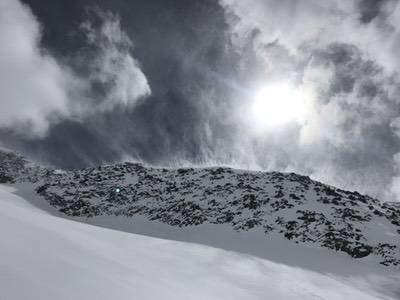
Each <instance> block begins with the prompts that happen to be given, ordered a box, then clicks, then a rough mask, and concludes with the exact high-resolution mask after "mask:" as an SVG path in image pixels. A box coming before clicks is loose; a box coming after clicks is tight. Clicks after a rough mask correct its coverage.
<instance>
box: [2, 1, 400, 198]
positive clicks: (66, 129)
mask: <svg viewBox="0 0 400 300" xmlns="http://www.w3.org/2000/svg"><path fill="white" fill-rule="evenodd" d="M0 43H1V45H2V47H1V48H0V90H1V91H2V93H1V97H0V146H1V147H4V148H9V149H15V150H17V151H20V152H22V153H24V154H25V155H27V156H28V157H30V158H32V159H33V160H35V161H38V162H42V163H45V164H49V165H53V166H55V167H58V168H81V167H87V166H94V165H98V164H104V163H113V162H119V161H123V160H137V161H141V162H144V163H146V164H152V165H162V166H173V167H176V166H188V165H195V166H205V165H228V166H234V167H238V168H244V169H252V170H253V169H255V170H267V171H285V172H296V173H301V174H304V175H309V176H311V177H312V178H313V179H316V180H319V181H322V182H324V183H328V184H331V185H335V186H338V187H341V188H345V189H350V190H357V191H360V192H362V193H368V194H369V195H371V196H373V197H378V198H380V199H382V200H395V201H398V200H400V118H399V117H400V99H399V96H398V95H400V93H399V92H400V75H399V74H398V71H397V70H398V69H399V65H400V59H399V58H398V54H397V50H398V49H399V46H400V5H399V3H398V1H397V0H331V1H321V0H279V1H278V0H192V1H185V0H152V1H139V0H137V1H123V0H114V1H106V0H98V1H94V0H80V1H78V0H60V1H51V0H41V1H38V0H25V1H20V0H1V2H0ZM271 95H272V96H271ZM271 99H272V100H271ZM282 103H283V104H282ZM299 103H300V104H299Z"/></svg>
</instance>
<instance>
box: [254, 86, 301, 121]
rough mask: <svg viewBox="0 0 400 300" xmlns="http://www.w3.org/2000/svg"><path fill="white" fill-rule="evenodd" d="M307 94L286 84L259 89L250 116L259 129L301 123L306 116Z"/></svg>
mask: <svg viewBox="0 0 400 300" xmlns="http://www.w3.org/2000/svg"><path fill="white" fill-rule="evenodd" d="M306 102H307V94H306V93H305V92H304V90H302V89H299V88H296V87H293V86H290V85H288V84H275V85H269V86H265V87H263V88H261V89H260V90H259V91H258V92H257V93H256V94H255V97H254V100H253V103H252V106H251V115H252V117H253V121H254V122H255V125H256V126H257V127H259V129H266V128H271V127H277V126H283V125H285V124H288V123H294V122H296V123H300V124H301V123H303V122H304V121H305V118H306V114H307V105H306Z"/></svg>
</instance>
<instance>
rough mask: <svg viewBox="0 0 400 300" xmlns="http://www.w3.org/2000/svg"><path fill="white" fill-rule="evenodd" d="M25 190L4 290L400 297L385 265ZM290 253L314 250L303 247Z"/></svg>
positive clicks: (51, 295)
mask: <svg viewBox="0 0 400 300" xmlns="http://www.w3.org/2000/svg"><path fill="white" fill-rule="evenodd" d="M17 194H18V191H16V189H15V188H14V187H9V186H5V185H0V299H2V300H3V299H4V300H14V299H41V300H46V299H74V300H78V299H85V300H87V299H274V300H275V299H276V300H279V299H362V300H369V299H399V298H400V293H399V290H398V286H397V283H398V280H399V279H400V278H399V277H398V273H394V272H391V271H389V270H386V269H385V271H383V267H379V266H378V267H376V266H375V267H370V269H367V267H365V268H366V269H365V270H364V271H365V272H363V273H362V274H361V273H360V274H357V275H356V274H351V272H350V273H348V275H342V276H339V275H337V274H338V273H336V275H333V274H330V273H328V272H327V273H321V272H316V271H311V270H308V269H306V268H303V267H299V266H292V265H287V264H283V263H276V262H273V261H270V260H268V259H261V258H257V257H255V256H252V255H246V254H241V253H236V252H233V251H225V250H221V249H217V248H212V247H207V246H202V245H198V244H191V243H183V242H176V241H169V240H165V239H160V238H152V237H146V236H140V235H136V234H132V233H126V232H121V231H116V230H111V229H106V228H101V227H97V226H92V225H89V224H84V223H80V222H75V221H72V220H68V219H64V218H60V217H57V216H54V215H51V214H50V213H48V212H46V211H44V210H42V209H40V208H38V207H37V206H33V205H32V204H31V203H29V202H28V201H27V200H25V199H23V198H22V197H21V196H18V195H17ZM29 200H30V199H29ZM114 218H115V217H114ZM160 225H161V224H160ZM163 225H164V227H165V226H167V225H165V224H163ZM220 238H221V239H223V238H224V237H220ZM292 244H293V243H292ZM287 245H288V247H290V244H289V243H288V244H287ZM295 246H296V245H293V247H295ZM319 250H326V251H325V252H324V251H322V252H321V253H325V254H326V255H325V256H323V255H321V256H317V257H316V259H318V260H322V261H319V262H318V263H319V264H321V265H323V264H324V260H325V261H326V262H330V263H332V264H333V265H336V267H337V268H343V269H348V270H351V269H352V268H354V269H357V270H358V269H359V268H360V266H359V263H358V261H357V260H353V259H352V258H350V257H349V256H347V255H337V256H335V255H333V256H332V255H330V254H331V252H330V251H328V250H327V249H319ZM283 253H287V254H288V255H292V256H293V257H294V258H295V257H296V255H298V256H299V258H300V257H304V258H306V256H307V253H300V252H299V249H293V251H291V250H290V249H284V251H283ZM282 255H286V254H282ZM310 255H313V253H310ZM381 268H382V269H381ZM367 270H368V271H367ZM345 273H346V272H344V273H343V274H345ZM396 289H397V290H396Z"/></svg>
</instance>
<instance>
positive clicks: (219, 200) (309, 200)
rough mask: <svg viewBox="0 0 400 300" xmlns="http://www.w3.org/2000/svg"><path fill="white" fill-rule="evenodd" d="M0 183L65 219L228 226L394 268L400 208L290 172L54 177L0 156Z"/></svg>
mask: <svg viewBox="0 0 400 300" xmlns="http://www.w3.org/2000/svg"><path fill="white" fill-rule="evenodd" d="M0 181H1V182H8V183H15V182H32V183H33V184H35V186H36V191H37V193H38V194H40V195H41V196H42V197H44V198H45V199H46V200H47V201H48V202H49V203H50V204H51V205H52V206H54V207H56V208H57V209H58V210H59V211H61V212H63V213H65V214H66V215H68V216H72V217H74V216H76V217H87V218H90V217H94V216H97V215H115V216H119V215H122V216H127V217H133V216H135V215H142V216H145V217H146V218H148V219H149V220H159V221H161V222H164V223H166V224H169V225H171V226H181V227H182V226H196V225H200V224H202V223H211V224H230V225H231V226H232V227H233V228H234V229H235V230H240V231H247V230H254V229H261V230H262V231H263V232H265V234H269V233H271V232H275V233H278V234H281V235H282V236H284V237H285V238H287V239H289V240H292V241H293V242H296V243H307V244H310V245H313V246H320V247H326V248H329V249H333V250H336V251H342V252H345V253H347V254H349V255H351V256H352V257H354V258H362V257H366V256H370V255H373V256H375V257H376V258H377V259H378V261H379V262H380V263H381V264H383V265H386V266H400V205H399V204H398V203H387V202H386V203H383V202H380V201H378V200H376V199H373V198H371V197H369V196H365V195H361V194H359V193H357V192H349V191H344V190H341V189H338V188H334V187H331V186H328V185H324V184H322V183H320V182H317V181H313V180H311V179H310V178H309V177H306V176H301V175H297V174H294V173H278V172H249V171H242V170H234V169H230V168H220V167H218V168H202V169H200V168H199V169H197V168H185V169H161V168H150V167H144V166H142V165H140V164H134V163H122V164H116V165H110V166H101V167H98V168H88V169H83V170H76V171H67V172H60V171H56V170H52V169H46V168H41V167H38V166H35V165H33V164H31V163H29V162H28V161H26V160H24V159H23V158H22V157H20V156H18V155H15V154H12V153H4V152H0Z"/></svg>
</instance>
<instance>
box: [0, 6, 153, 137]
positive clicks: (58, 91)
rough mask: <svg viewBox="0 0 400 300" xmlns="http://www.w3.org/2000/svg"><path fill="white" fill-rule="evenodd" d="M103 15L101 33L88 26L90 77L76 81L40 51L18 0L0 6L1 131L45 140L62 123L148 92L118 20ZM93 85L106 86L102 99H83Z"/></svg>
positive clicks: (33, 25)
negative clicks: (92, 52)
mask: <svg viewBox="0 0 400 300" xmlns="http://www.w3.org/2000/svg"><path fill="white" fill-rule="evenodd" d="M104 16H105V18H104V19H103V23H102V25H101V28H100V29H95V28H92V27H91V26H90V23H86V24H87V25H86V26H87V27H86V29H87V33H88V36H91V37H92V39H91V40H90V42H91V43H92V44H93V46H94V47H95V48H96V49H97V51H96V55H95V56H94V57H93V58H88V60H87V62H88V64H89V65H90V66H92V69H91V71H92V72H91V75H90V76H89V78H80V77H79V76H77V75H76V74H74V73H73V72H72V71H71V70H70V69H69V68H68V67H67V66H64V65H62V64H60V63H59V62H58V61H57V59H56V58H55V57H54V56H52V55H51V54H49V53H47V52H46V51H45V50H44V49H42V48H41V46H40V40H41V27H40V24H39V22H38V21H37V20H36V18H35V16H34V15H33V14H32V12H31V11H30V10H29V8H28V7H27V6H25V5H23V4H21V2H19V1H17V0H2V1H1V2H0V44H1V47H0V90H1V98H0V127H3V128H7V129H10V130H12V131H15V132H18V133H22V134H24V135H26V136H43V135H45V134H46V132H47V130H48V129H49V126H50V125H51V124H53V123H54V122H57V121H58V120H60V119H62V118H83V117H85V116H86V115H87V114H93V113H97V112H102V111H105V110H111V109H113V108H115V107H116V106H121V107H132V106H133V105H134V104H135V103H136V102H137V100H138V99H140V98H142V97H144V96H146V95H148V94H149V93H150V87H149V85H148V82H147V79H146V76H145V75H144V74H143V72H142V71H141V69H140V67H139V65H138V62H137V61H136V60H135V59H134V58H133V57H132V56H131V54H130V50H131V49H132V42H131V41H130V39H129V37H128V36H127V35H126V34H125V33H124V32H123V31H122V30H121V28H120V23H119V19H118V17H116V16H114V15H112V14H104ZM88 26H89V27H88ZM89 28H90V30H89ZM94 80H96V81H99V82H100V83H102V84H107V87H108V91H107V93H106V94H105V95H104V97H103V98H102V99H90V97H88V96H87V95H90V89H91V88H92V87H91V83H92V82H93V81H94Z"/></svg>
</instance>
